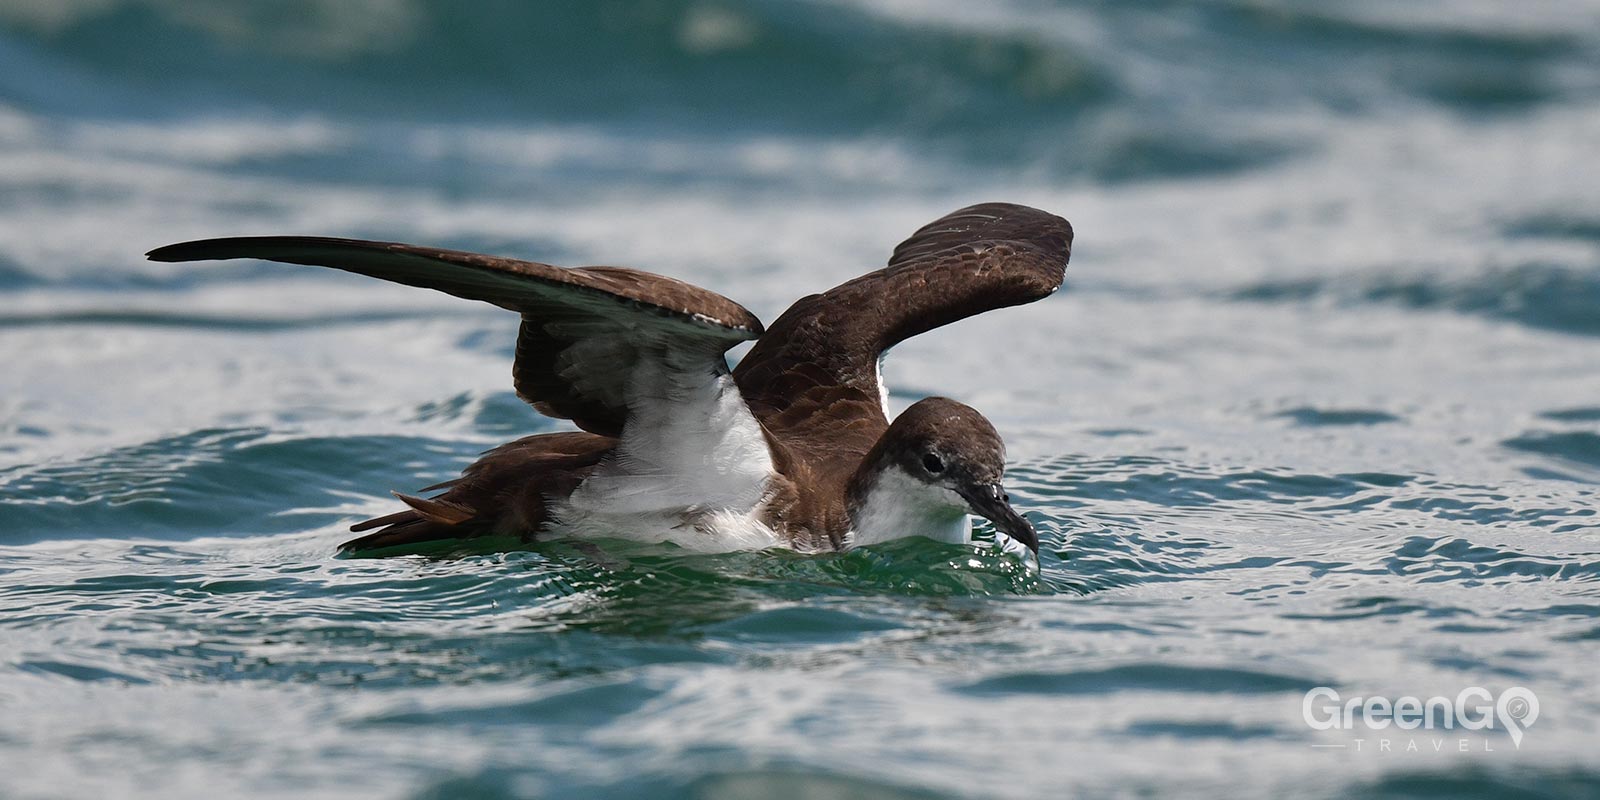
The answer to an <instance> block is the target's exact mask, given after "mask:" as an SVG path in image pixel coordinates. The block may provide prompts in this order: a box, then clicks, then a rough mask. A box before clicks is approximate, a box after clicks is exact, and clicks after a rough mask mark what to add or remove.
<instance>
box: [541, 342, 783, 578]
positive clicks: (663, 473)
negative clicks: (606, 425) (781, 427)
mask: <svg viewBox="0 0 1600 800" xmlns="http://www.w3.org/2000/svg"><path fill="white" fill-rule="evenodd" d="M631 380H632V381H634V382H635V386H634V387H632V388H634V389H636V390H638V391H637V393H636V394H635V396H636V397H637V396H643V397H649V398H651V400H650V401H649V402H641V403H638V404H636V405H635V406H634V407H632V408H630V409H629V419H628V423H627V427H626V428H624V429H623V432H622V439H621V444H620V445H619V446H618V448H617V450H616V452H615V453H614V454H613V455H612V457H610V458H609V459H607V460H606V461H605V462H603V463H602V464H601V465H600V466H598V467H596V469H595V471H594V473H593V474H592V475H590V476H589V478H588V479H587V480H585V481H584V482H583V484H582V485H580V486H579V487H578V489H577V491H575V492H573V493H572V495H571V497H569V498H567V500H566V501H564V502H562V503H559V504H557V505H556V506H555V507H554V508H552V514H551V516H552V521H553V523H554V524H553V525H552V528H553V532H554V533H555V534H556V535H558V536H573V537H580V538H611V539H631V540H635V541H646V542H672V543H674V544H677V545H679V546H681V547H684V548H687V549H690V550H696V551H702V552H723V551H730V550H750V549H763V548H767V547H773V546H777V545H782V544H786V542H785V541H784V540H783V538H782V537H780V536H779V535H778V534H777V533H775V532H774V531H773V530H772V529H771V528H768V527H767V526H766V525H764V524H762V523H761V522H760V517H761V513H760V512H761V506H762V503H763V502H764V500H765V499H766V494H767V486H768V481H769V480H770V478H771V477H772V475H773V465H772V453H771V451H770V450H769V449H768V447H767V441H766V437H765V436H764V435H763V434H762V431H761V426H760V425H759V424H758V423H757V422H756V420H755V417H754V416H753V415H752V414H751V413H750V408H749V406H747V405H746V404H745V402H744V398H743V397H741V396H740V395H739V389H738V387H737V386H736V385H734V382H733V378H732V376H730V375H728V374H726V373H723V374H720V375H709V374H707V375H703V376H702V377H701V379H700V380H698V382H696V383H693V384H688V383H686V382H685V381H683V380H682V379H681V378H679V377H678V374H674V373H671V372H670V371H665V370H662V371H658V372H657V373H656V374H651V371H650V370H649V369H648V365H645V368H644V369H641V370H640V373H639V374H637V375H635V376H633V377H632V378H631Z"/></svg>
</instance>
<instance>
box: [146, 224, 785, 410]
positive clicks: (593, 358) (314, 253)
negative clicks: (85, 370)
mask: <svg viewBox="0 0 1600 800" xmlns="http://www.w3.org/2000/svg"><path fill="white" fill-rule="evenodd" d="M147 255H148V256H149V258H150V259H152V260H155V261H201V260H209V259H229V258H259V259H264V260H267V261H283V262H287V263H291V264H307V265H312V266H321V267H332V268H334V269H341V270H345V271H347V272H354V273H357V274H360V275H368V276H371V277H374V278H382V279H384V280H388V281H394V282H395V283H403V284H406V285H408V286H420V287H422V288H426V289H437V290H439V291H441V292H445V293H447V294H452V295H455V296H457V297H464V298H467V299H470V300H481V301H484V302H487V303H493V304H494V305H497V306H500V307H502V308H507V309H511V310H513V311H517V312H520V313H521V314H522V329H521V332H520V333H519V335H518V338H517V358H516V365H515V367H514V368H513V373H514V377H515V380H516V388H517V394H518V395H520V396H521V397H522V398H523V399H524V400H527V401H528V402H529V403H532V404H533V406H534V408H537V409H538V410H539V411H540V412H542V413H544V414H548V415H549V416H552V417H557V418H562V419H571V420H572V421H573V422H575V423H577V425H578V427H580V428H583V429H584V430H586V431H590V432H592V433H600V434H605V435H608V436H616V435H618V434H620V432H621V430H622V427H623V423H624V422H626V421H627V418H628V409H629V405H630V401H631V400H632V399H634V398H633V397H632V392H633V391H634V390H633V389H632V388H631V383H632V382H631V381H630V379H629V378H630V376H631V375H632V374H634V373H635V371H636V370H637V369H638V368H639V367H640V366H641V365H644V364H645V363H646V362H648V363H649V366H651V367H653V368H655V369H652V371H653V372H659V371H669V372H685V373H693V372H699V371H702V370H706V373H705V374H707V375H710V374H713V373H717V372H726V370H727V362H726V361H725V360H724V358H723V353H724V352H726V351H727V349H728V348H729V347H732V346H733V345H734V344H736V343H738V342H741V341H745V340H748V339H754V338H756V337H757V336H760V335H761V332H762V329H761V321H760V320H758V319H756V317H755V315H754V314H751V313H750V312H749V311H747V310H745V308H744V307H743V306H741V305H739V304H738V303H735V302H733V301H732V300H729V299H728V298H726V297H723V296H722V295H719V294H716V293H715V292H709V291H706V290H705V289H701V288H699V287H696V286H692V285H690V284H687V283H684V282H682V281H678V280H674V279H672V278H667V277H663V276H660V275H652V274H650V273H648V272H640V271H637V270H631V269H623V268H620V267H580V268H564V267H556V266H551V265H549V264H539V263H535V262H532V261H519V260H517V259H512V258H500V257H496V256H486V255H479V254H477V253H465V252H460V251H455V250H440V249H436V248H432V247H418V246H416V245H409V244H396V243H391V242H368V241H362V240H358V239H333V238H325V237H312V236H252V237H239V238H231V239H205V240H201V241H195V242H184V243H182V244H174V245H168V246H166V247H161V248H157V249H155V250H152V251H150V252H149V253H148V254H147Z"/></svg>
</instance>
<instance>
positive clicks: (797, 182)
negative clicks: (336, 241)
mask: <svg viewBox="0 0 1600 800" xmlns="http://www.w3.org/2000/svg"><path fill="white" fill-rule="evenodd" d="M989 200H1007V201H1012V202H1020V203H1027V204H1031V205H1035V206H1038V207H1041V208H1044V209H1047V210H1049V211H1052V212H1056V213H1059V214H1061V215H1063V216H1065V217H1067V218H1069V219H1070V220H1071V221H1072V222H1073V224H1074V226H1075V227H1076V229H1077V244H1076V247H1075V249H1074V253H1073V260H1072V265H1071V267H1070V269H1069V270H1068V273H1067V282H1066V286H1065V288H1064V290H1063V291H1061V292H1060V293H1058V294H1057V295H1055V296H1053V297H1051V298H1050V299H1048V300H1046V301H1044V302H1040V303H1036V304H1033V305H1030V306H1025V307H1021V308H1016V309H1009V310H1006V311H1003V312H999V313H994V314H990V315H986V316H983V317H979V318H975V319H972V320H968V321H966V322H963V323H960V324H958V325H955V326H952V327H950V328H946V329H943V330H940V331H937V332H935V333H932V334H929V335H927V336H923V337H920V338H918V339H915V340H913V341H910V342H907V343H905V344H904V345H902V346H901V347H899V348H897V349H896V351H895V352H894V354H893V356H892V357H891V358H890V359H889V361H888V363H887V367H886V374H887V378H888V381H889V383H890V385H891V386H892V387H893V396H892V398H891V403H892V405H893V406H894V407H895V408H896V409H897V410H898V409H900V408H904V407H905V406H906V405H909V404H910V403H911V402H914V401H915V400H916V399H918V398H920V397H923V396H926V395H930V394H943V395H948V396H951V397H955V398H958V399H960V400H963V401H965V402H968V403H970V404H972V405H974V406H976V407H978V408H979V409H981V410H982V411H983V412H984V413H985V414H986V415H988V416H989V417H990V419H992V420H993V421H994V422H995V424H996V425H997V427H998V428H999V429H1000V431H1001V432H1002V433H1003V434H1004V436H1005V437H1006V439H1007V441H1008V443H1009V447H1010V456H1011V466H1010V473H1009V474H1010V478H1009V480H1010V483H1011V484H1012V488H1011V493H1012V495H1013V497H1014V498H1015V499H1016V501H1017V503H1018V505H1019V507H1020V508H1022V509H1023V510H1024V511H1025V512H1026V514H1027V516H1028V517H1029V518H1030V519H1031V520H1032V521H1033V522H1034V523H1035V524H1036V525H1037V526H1038V528H1039V530H1040V533H1041V538H1042V539H1043V542H1044V547H1043V551H1042V559H1041V560H1042V569H1041V570H1040V572H1039V573H1038V574H1037V575H1034V574H1030V573H1029V572H1028V571H1027V570H1025V569H1023V568H1022V567H1021V566H1020V565H1019V564H1018V563H1017V562H1015V561H1014V560H1012V559H1011V558H1010V557H1008V556H1005V555H1003V554H1000V553H997V552H995V551H994V550H993V549H992V547H991V546H990V539H991V537H990V535H989V530H990V529H989V528H988V527H987V524H983V525H980V526H979V534H978V540H979V541H978V542H976V543H975V544H974V545H973V546H971V547H955V546H947V545H940V544H936V543H933V542H931V541H927V540H906V541H903V542H900V543H897V544H894V545H891V546H884V547H876V548H871V549H868V550H862V551H857V552H852V553H848V554H844V555H836V556H802V555H796V554H793V553H784V552H764V553H740V554H732V555H721V556H705V555H689V554H685V553H683V552H678V551H672V550H670V549H665V548H642V547H638V546H633V547H629V546H624V545H621V544H613V543H602V544H601V545H600V546H598V547H578V546H574V545H572V544H570V543H562V542H551V543H542V544H539V545H536V546H532V547H531V548H529V549H527V550H523V551H517V552H510V553H481V552H480V553H473V552H467V553H459V554H455V555H450V556H445V557H435V558H422V557H407V558H391V559H340V558H335V557H334V556H335V547H336V545H337V544H338V543H339V542H340V541H343V539H344V538H346V537H347V532H346V528H347V526H349V525H350V524H351V523H352V522H354V521H356V520H359V519H363V518H365V517H368V516H372V515H376V514H382V513H386V512H387V511H390V510H393V509H394V508H395V507H396V502H395V501H394V500H393V499H392V498H391V497H390V496H389V491H390V490H400V491H407V492H414V491H416V490H417V489H418V488H419V487H421V486H424V485H427V484H430V483H434V482H436V481H439V480H443V479H445V478H448V477H450V476H451V475H453V474H454V473H455V472H456V471H457V470H459V469H460V468H461V467H462V466H463V465H465V464H467V463H469V462H470V461H471V460H472V459H473V457H474V456H475V455H476V454H477V453H479V452H480V451H482V450H484V449H487V448H489V447H492V446H493V445H495V444H498V443H500V442H503V441H506V440H509V439H512V438H515V437H519V436H522V435H526V434H530V433H536V432H540V431H552V430H560V429H562V426H561V424H560V423H556V422H554V421H552V420H548V419H544V418H541V417H540V416H539V415H538V414H536V413H535V412H533V411H532V410H531V409H530V408H527V407H525V406H524V405H522V404H521V403H520V402H518V400H517V399H516V398H515V396H514V395H513V394H512V392H511V386H510V376H509V368H510V358H511V353H512V345H513V337H514V333H515V326H516V322H517V321H516V319H515V317H514V315H511V314H508V313H506V312H504V311H500V310H498V309H494V308H491V307H487V306H480V305H475V304H472V303H468V302H465V301H460V300H455V299H453V298H449V297H445V296H443V295H436V294H432V293H429V292H424V291H420V290H414V289H408V288H405V287H399V286H391V285H387V284H383V283H380V282H377V281H372V280H368V279H363V278H359V277H355V276H351V275H345V274H342V273H336V272H333V271H326V270H316V269H311V268H303V267H293V266H285V265H272V264H264V263H259V262H234V263H227V264H216V263H199V264H156V263H150V262H146V261H144V260H143V258H142V255H141V254H142V253H143V252H145V251H146V250H148V249H150V248H152V247H155V246H158V245H162V244H166V243H169V242H175V241H180V240H184V239H191V238H200V237H208V236H223V235H243V234H274V233H300V234H326V235H339V236H357V237H365V238H379V239H396V240H402V241H412V242H417V243H425V244H434V245H443V246H449V247H457V248H464V249H470V250H477V251H486V252H493V253H500V254H506V255H514V256H521V257H525V258H533V259H538V260H545V261H551V262H554V263H561V264H574V265H576V264H620V265H627V266H633V267H639V268H644V269H649V270H653V271H658V272H662V273H666V274H669V275H673V276H676V277H679V278H683V279H686V280H689V281H691V282H694V283H697V284H700V285H703V286H706V287H709V288H712V289H714V290H716V291H719V292H722V293H724V294H726V295H728V296H730V297H733V298H734V299H736V300H739V301H741V302H743V303H744V304H746V305H747V306H749V307H750V308H751V309H752V310H754V311H755V312H756V313H757V314H758V315H760V316H761V317H762V318H764V319H766V320H768V321H769V322H770V321H771V320H772V319H774V318H775V317H776V316H777V315H778V314H779V313H780V312H781V311H782V310H783V309H784V308H785V306H786V305H787V304H788V302H790V301H791V300H793V299H795V298H797V297H798V296H800V295H802V294H805V293H809V292H813V291H818V290H821V289H824V288H826V287H828V286H831V285H833V284H835V283H837V282H840V281H842V280H845V279H847V278H850V277H853V276H855V275H857V274H860V273H862V272H864V271H867V270H870V269H874V268H876V267H877V266H879V265H881V264H882V263H883V261H884V259H885V258H886V256H887V254H888V253H889V251H890V249H891V248H892V247H893V245H894V244H895V243H896V242H898V241H899V240H900V239H902V238H903V237H904V236H905V235H907V234H909V233H910V232H911V231H912V230H914V229H915V228H916V227H918V226H919V225H921V224H922V223H924V222H927V221H929V220H931V219H933V218H935V217H937V216H939V215H941V214H944V213H946V212H948V211H950V210H953V209H955V208H958V207H961V206H964V205H967V204H970V203H974V202H980V201H989ZM735 356H737V353H735ZM1597 490H1600V5H1597V4H1596V3H1593V2H1577V1H1576V0H1541V2H1527V3H1511V2H1496V1H1494V0H1413V1H1411V2H1404V3H1399V2H1392V1H1391V0H1370V1H1369V2H1338V3H1328V2H1314V1H1312V0H1306V1H1305V2H1294V1H1291V0H1213V1H1212V2H1190V3H1185V2H1166V1H1163V0H1138V1H1136V2H1128V1H1117V2H1112V1H1110V0H1104V1H1102V2H1092V1H1088V0H1086V1H1085V2H1070V3H1069V2H1062V3H1052V2H1041V1H1036V0H1004V1H1003V2H985V3H975V2H968V0H926V1H924V2H918V1H916V0H813V1H811V2H777V1H776V0H747V1H744V2H739V1H736V0H656V1H655V2H614V1H610V0H604V1H601V2H589V1H587V0H585V1H584V2H576V1H575V2H552V3H538V4H534V3H521V2H510V0H499V1H489V2H481V3H470V4H461V3H452V2H446V0H359V2H358V1H357V0H293V1H292V2H268V1H266V0H262V1H261V2H221V1H220V0H217V1H211V0H208V1H207V2H180V1H179V0H71V1H70V2H67V1H65V0H62V1H59V2H36V3H30V2H3V3H0V797H5V798H30V799H31V798H90V797H93V798H99V797H119V798H120V797H150V798H157V797H159V798H210V797H250V798H258V797H259V798H307V797H311V798H319V797H341V798H344V797H363V798H365V797H372V798H471V797H480V798H500V797H573V798H576V797H636V798H665V797H695V798H743V797H763V798H765V797H772V798H804V799H806V800H813V799H815V798H831V797H853V798H924V797H978V798H1056V797H1068V796H1084V797H1112V796H1126V795H1133V796H1167V795H1181V796H1197V795H1209V796H1226V797H1234V798H1252V797H1262V798H1276V797H1286V796H1295V797H1330V798H1331V797H1385V798H1388V797H1582V796H1588V797H1594V796H1597V795H1600V757H1597V753H1600V683H1597V681H1596V674H1597V673H1596V669H1597V665H1600V491H1597ZM1316 687H1328V688H1329V689H1330V690H1331V691H1334V692H1336V693H1338V695H1339V697H1340V698H1341V700H1348V699H1350V698H1385V699H1388V700H1397V699H1398V698H1402V697H1406V696H1412V697H1416V698H1423V699H1426V698H1431V697H1445V698H1455V697H1456V696H1457V695H1458V694H1459V693H1461V692H1462V691H1464V690H1469V689H1471V688H1472V687H1479V688H1481V689H1482V690H1483V691H1484V692H1485V693H1486V694H1487V695H1488V696H1494V697H1499V696H1502V695H1504V693H1505V692H1507V690H1510V689H1512V688H1513V687H1521V688H1522V689H1525V690H1526V691H1527V692H1529V693H1531V694H1532V695H1533V696H1535V697H1536V704H1529V703H1526V702H1525V703H1524V704H1523V705H1522V706H1519V707H1517V708H1515V709H1513V710H1512V711H1511V716H1512V717H1515V718H1518V719H1520V720H1521V722H1519V723H1511V724H1505V723H1504V722H1502V724H1499V725H1496V726H1495V727H1493V728H1489V729H1483V730H1476V729H1468V728H1464V727H1462V726H1459V725H1457V726H1455V727H1453V728H1449V729H1445V728H1443V727H1442V725H1441V724H1435V723H1441V720H1442V719H1443V717H1442V715H1441V714H1440V713H1439V712H1437V711H1430V712H1429V716H1428V717H1427V719H1428V721H1429V723H1430V725H1429V726H1426V727H1422V728H1417V729H1413V730H1401V729H1400V728H1398V727H1397V726H1391V727H1388V728H1378V727H1377V726H1376V724H1375V723H1373V724H1367V723H1372V720H1371V719H1364V718H1363V717H1361V716H1359V715H1358V716H1357V717H1356V718H1355V719H1354V722H1353V723H1352V727H1350V728H1340V727H1336V728H1333V729H1328V730H1319V729H1316V728H1314V727H1313V726H1312V725H1311V724H1309V723H1308V720H1307V718H1306V714H1305V710H1306V698H1307V693H1308V692H1309V691H1311V690H1312V689H1314V688H1316ZM1472 697H1477V695H1472ZM1519 697H1521V695H1519ZM1363 702H1365V701H1363ZM1476 705H1486V704H1485V703H1480V702H1477V701H1474V702H1472V703H1469V706H1476ZM1487 705H1492V704H1487ZM1320 708H1321V705H1320V701H1318V703H1317V704H1314V706H1313V708H1312V710H1313V711H1317V709H1320ZM1317 713H1318V714H1320V713H1321V712H1320V711H1317ZM1318 719H1321V717H1318ZM1501 719H1502V720H1504V719H1505V718H1504V717H1502V718H1501ZM1413 721H1416V720H1415V719H1414V720H1413ZM1519 725H1520V727H1518V726H1519ZM1513 732H1515V733H1516V734H1517V735H1516V736H1513ZM1383 741H1386V742H1388V744H1380V742H1383Z"/></svg>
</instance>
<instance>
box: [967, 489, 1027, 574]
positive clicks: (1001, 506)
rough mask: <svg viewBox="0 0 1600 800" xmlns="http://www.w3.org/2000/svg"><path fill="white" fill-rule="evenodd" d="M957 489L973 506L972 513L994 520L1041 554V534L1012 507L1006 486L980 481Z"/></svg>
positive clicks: (1010, 534)
mask: <svg viewBox="0 0 1600 800" xmlns="http://www.w3.org/2000/svg"><path fill="white" fill-rule="evenodd" d="M957 491H958V492H960V494H961V496H962V497H964V498H966V500H967V503H968V504H970V505H971V506H972V513H974V514H977V515H978V516H980V517H983V518H984V519H987V520H989V521H990V522H993V523H994V525H995V527H996V528H999V529H1000V530H1001V532H1003V533H1005V534H1006V535H1007V536H1010V537H1011V538H1013V539H1016V540H1017V541H1019V542H1022V543H1023V544H1025V545H1027V546H1028V549H1029V550H1030V551H1032V552H1033V554H1034V556H1038V555H1039V534H1037V533H1035V532H1034V530H1033V525H1032V523H1030V522H1028V521H1027V520H1026V519H1023V518H1022V515H1021V514H1018V513H1017V510H1016V509H1014V508H1012V507H1011V496H1010V495H1008V494H1006V490H1005V487H1004V486H1001V485H1000V484H998V483H980V484H977V485H974V486H965V487H962V488H960V489H958V490H957Z"/></svg>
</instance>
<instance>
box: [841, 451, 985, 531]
mask: <svg viewBox="0 0 1600 800" xmlns="http://www.w3.org/2000/svg"><path fill="white" fill-rule="evenodd" d="M908 536H926V537H928V538H929V539H935V540H938V541H941V542H950V543H952V544H964V543H966V542H970V541H972V519H971V518H970V517H968V516H967V503H966V501H965V500H963V499H962V498H961V496H960V495H958V494H956V493H955V492H954V491H952V490H950V489H946V488H944V487H943V486H934V485H932V484H928V483H923V482H922V481H920V480H918V479H916V478H914V477H912V476H910V475H908V474H906V472H905V470H902V469H900V468H899V467H895V466H891V467H889V468H888V469H885V470H884V471H883V472H881V473H879V475H878V477H877V479H876V480H874V481H873V483H872V486H871V487H870V488H869V489H868V490H867V496H866V498H865V499H864V500H863V501H862V503H861V506H860V508H858V509H856V513H855V514H854V515H853V516H852V518H851V526H850V533H848V534H846V535H845V547H847V548H849V547H861V546H863V545H869V544H877V543H879V542H888V541H892V540H895V539H904V538H906V537H908Z"/></svg>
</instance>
